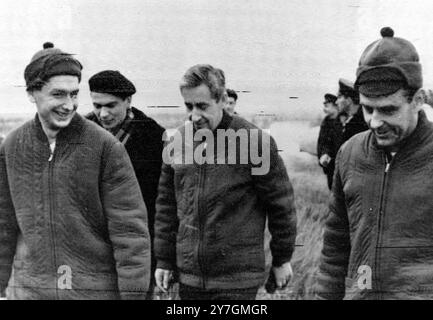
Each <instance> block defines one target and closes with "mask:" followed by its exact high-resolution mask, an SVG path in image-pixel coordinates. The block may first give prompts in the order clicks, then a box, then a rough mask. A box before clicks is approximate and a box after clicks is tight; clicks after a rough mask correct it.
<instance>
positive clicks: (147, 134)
mask: <svg viewBox="0 0 433 320" xmlns="http://www.w3.org/2000/svg"><path fill="white" fill-rule="evenodd" d="M89 87H90V96H91V98H92V102H93V112H91V113H89V114H88V115H87V116H86V117H87V119H89V120H91V121H94V122H95V123H97V124H98V125H100V126H102V127H103V128H105V129H107V130H108V131H110V132H111V133H112V134H113V135H114V136H115V137H116V138H117V139H118V140H119V141H120V142H121V143H122V144H123V145H124V146H125V148H126V151H127V152H128V155H129V157H130V159H131V162H132V165H133V167H134V171H135V175H136V176H137V180H138V183H139V185H140V189H141V194H142V195H143V199H144V202H145V204H146V207H147V214H148V225H149V232H150V238H151V243H152V248H153V235H154V231H153V226H154V221H155V200H156V196H157V193H158V182H159V176H160V174H161V164H162V149H163V140H162V135H163V133H164V128H162V127H161V126H160V125H159V124H158V123H156V121H155V120H153V119H152V118H150V117H148V116H146V115H145V114H144V113H143V112H142V111H140V110H138V109H137V108H134V107H132V106H131V99H132V95H133V94H134V93H135V92H136V89H135V86H134V84H133V83H132V82H131V81H130V80H128V79H127V78H126V77H125V76H124V75H122V74H121V73H120V72H119V71H113V70H105V71H101V72H99V73H97V74H95V75H94V76H92V77H91V78H90V79H89ZM152 251H153V250H152ZM155 266H156V263H155V260H154V259H152V268H151V274H152V277H151V287H150V288H149V296H148V298H149V299H150V298H151V297H152V291H153V287H154V277H153V273H154V271H155Z"/></svg>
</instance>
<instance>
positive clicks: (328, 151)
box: [317, 93, 338, 189]
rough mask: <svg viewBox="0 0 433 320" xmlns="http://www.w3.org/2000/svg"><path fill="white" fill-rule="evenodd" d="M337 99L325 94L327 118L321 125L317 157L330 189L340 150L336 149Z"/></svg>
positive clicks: (324, 108) (324, 109)
mask: <svg viewBox="0 0 433 320" xmlns="http://www.w3.org/2000/svg"><path fill="white" fill-rule="evenodd" d="M336 101H337V97H336V96H335V95H333V94H330V93H327V94H325V101H324V102H323V112H324V113H325V118H324V119H323V120H322V123H321V125H320V132H319V139H318V140H317V157H318V159H319V164H320V166H321V167H322V168H323V172H324V173H325V174H326V178H327V182H328V188H329V189H331V188H332V177H333V175H334V166H335V156H336V155H337V151H338V149H337V148H336V144H335V138H336V132H335V130H336V128H335V125H336V124H335V120H336V119H337V116H338V107H337V104H336Z"/></svg>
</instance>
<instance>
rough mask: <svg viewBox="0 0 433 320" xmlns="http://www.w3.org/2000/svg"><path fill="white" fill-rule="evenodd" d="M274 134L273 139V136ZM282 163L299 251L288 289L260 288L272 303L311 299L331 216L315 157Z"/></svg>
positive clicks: (1, 127)
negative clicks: (290, 193) (291, 197)
mask: <svg viewBox="0 0 433 320" xmlns="http://www.w3.org/2000/svg"><path fill="white" fill-rule="evenodd" d="M29 118H31V116H30V117H29V116H26V117H25V118H23V117H19V116H14V117H8V118H1V117H0V135H6V134H7V133H8V132H10V131H11V130H12V129H14V128H16V127H18V126H19V125H20V124H22V123H23V122H24V121H25V120H27V119H29ZM155 118H156V120H157V121H158V122H159V123H160V124H161V125H163V126H164V127H166V128H170V127H175V126H177V125H179V124H180V123H182V122H183V121H184V120H183V119H184V117H180V116H179V115H171V116H169V117H164V116H162V115H160V116H158V117H155ZM283 127H284V126H283ZM272 134H273V135H274V132H272ZM275 134H277V135H281V136H282V138H283V140H282V141H284V139H287V137H291V135H290V134H288V133H286V132H279V131H277V132H275ZM276 138H277V137H276ZM280 139H281V137H280ZM277 141H278V139H277ZM280 141H281V140H280ZM279 146H280V143H279ZM283 160H284V162H285V164H286V167H287V170H288V173H289V176H290V179H291V182H292V185H293V187H294V190H295V205H296V210H297V217H298V235H297V240H296V250H295V253H294V256H293V259H292V266H293V271H294V277H293V280H292V282H291V285H290V286H289V287H288V288H287V289H285V290H283V291H281V292H278V291H277V292H276V293H275V294H272V295H270V294H267V293H266V292H265V290H264V288H261V289H260V290H259V294H258V296H257V298H258V299H272V300H279V299H311V298H312V287H313V284H314V279H315V275H316V272H317V268H318V259H319V255H320V250H321V246H322V234H323V224H324V220H325V219H326V217H327V214H328V211H327V202H328V198H329V192H328V190H327V187H326V179H325V175H324V174H323V172H322V170H321V169H320V168H319V166H318V165H317V162H316V159H315V158H314V157H312V156H311V157H308V156H307V157H296V156H293V155H292V154H284V155H283ZM266 238H267V242H266V246H265V249H266V255H267V267H268V268H270V261H271V257H270V252H269V247H268V241H269V238H270V236H269V233H268V232H267V234H266ZM174 289H176V287H175V288H174ZM170 298H171V299H173V298H176V293H175V292H174V293H173V294H171V295H157V296H156V299H170Z"/></svg>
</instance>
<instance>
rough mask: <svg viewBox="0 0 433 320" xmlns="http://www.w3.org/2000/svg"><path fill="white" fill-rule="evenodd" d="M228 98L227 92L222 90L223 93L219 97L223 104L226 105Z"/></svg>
mask: <svg viewBox="0 0 433 320" xmlns="http://www.w3.org/2000/svg"><path fill="white" fill-rule="evenodd" d="M228 97H229V96H228V95H227V91H225V90H224V93H223V95H222V96H221V101H222V102H224V103H226V102H227V99H228Z"/></svg>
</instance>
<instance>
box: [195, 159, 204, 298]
mask: <svg viewBox="0 0 433 320" xmlns="http://www.w3.org/2000/svg"><path fill="white" fill-rule="evenodd" d="M198 170H199V174H198V192H197V199H196V201H197V202H196V207H197V218H198V226H199V228H198V230H199V242H198V248H197V262H198V265H199V268H200V272H201V274H202V279H201V287H202V288H203V289H206V279H205V277H206V276H205V272H206V270H205V266H204V258H203V256H204V255H203V251H204V250H203V240H204V223H203V222H204V217H203V212H202V205H201V204H202V201H201V199H200V196H201V193H202V192H201V191H202V189H203V185H204V178H205V177H204V175H205V170H204V166H203V165H198Z"/></svg>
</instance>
